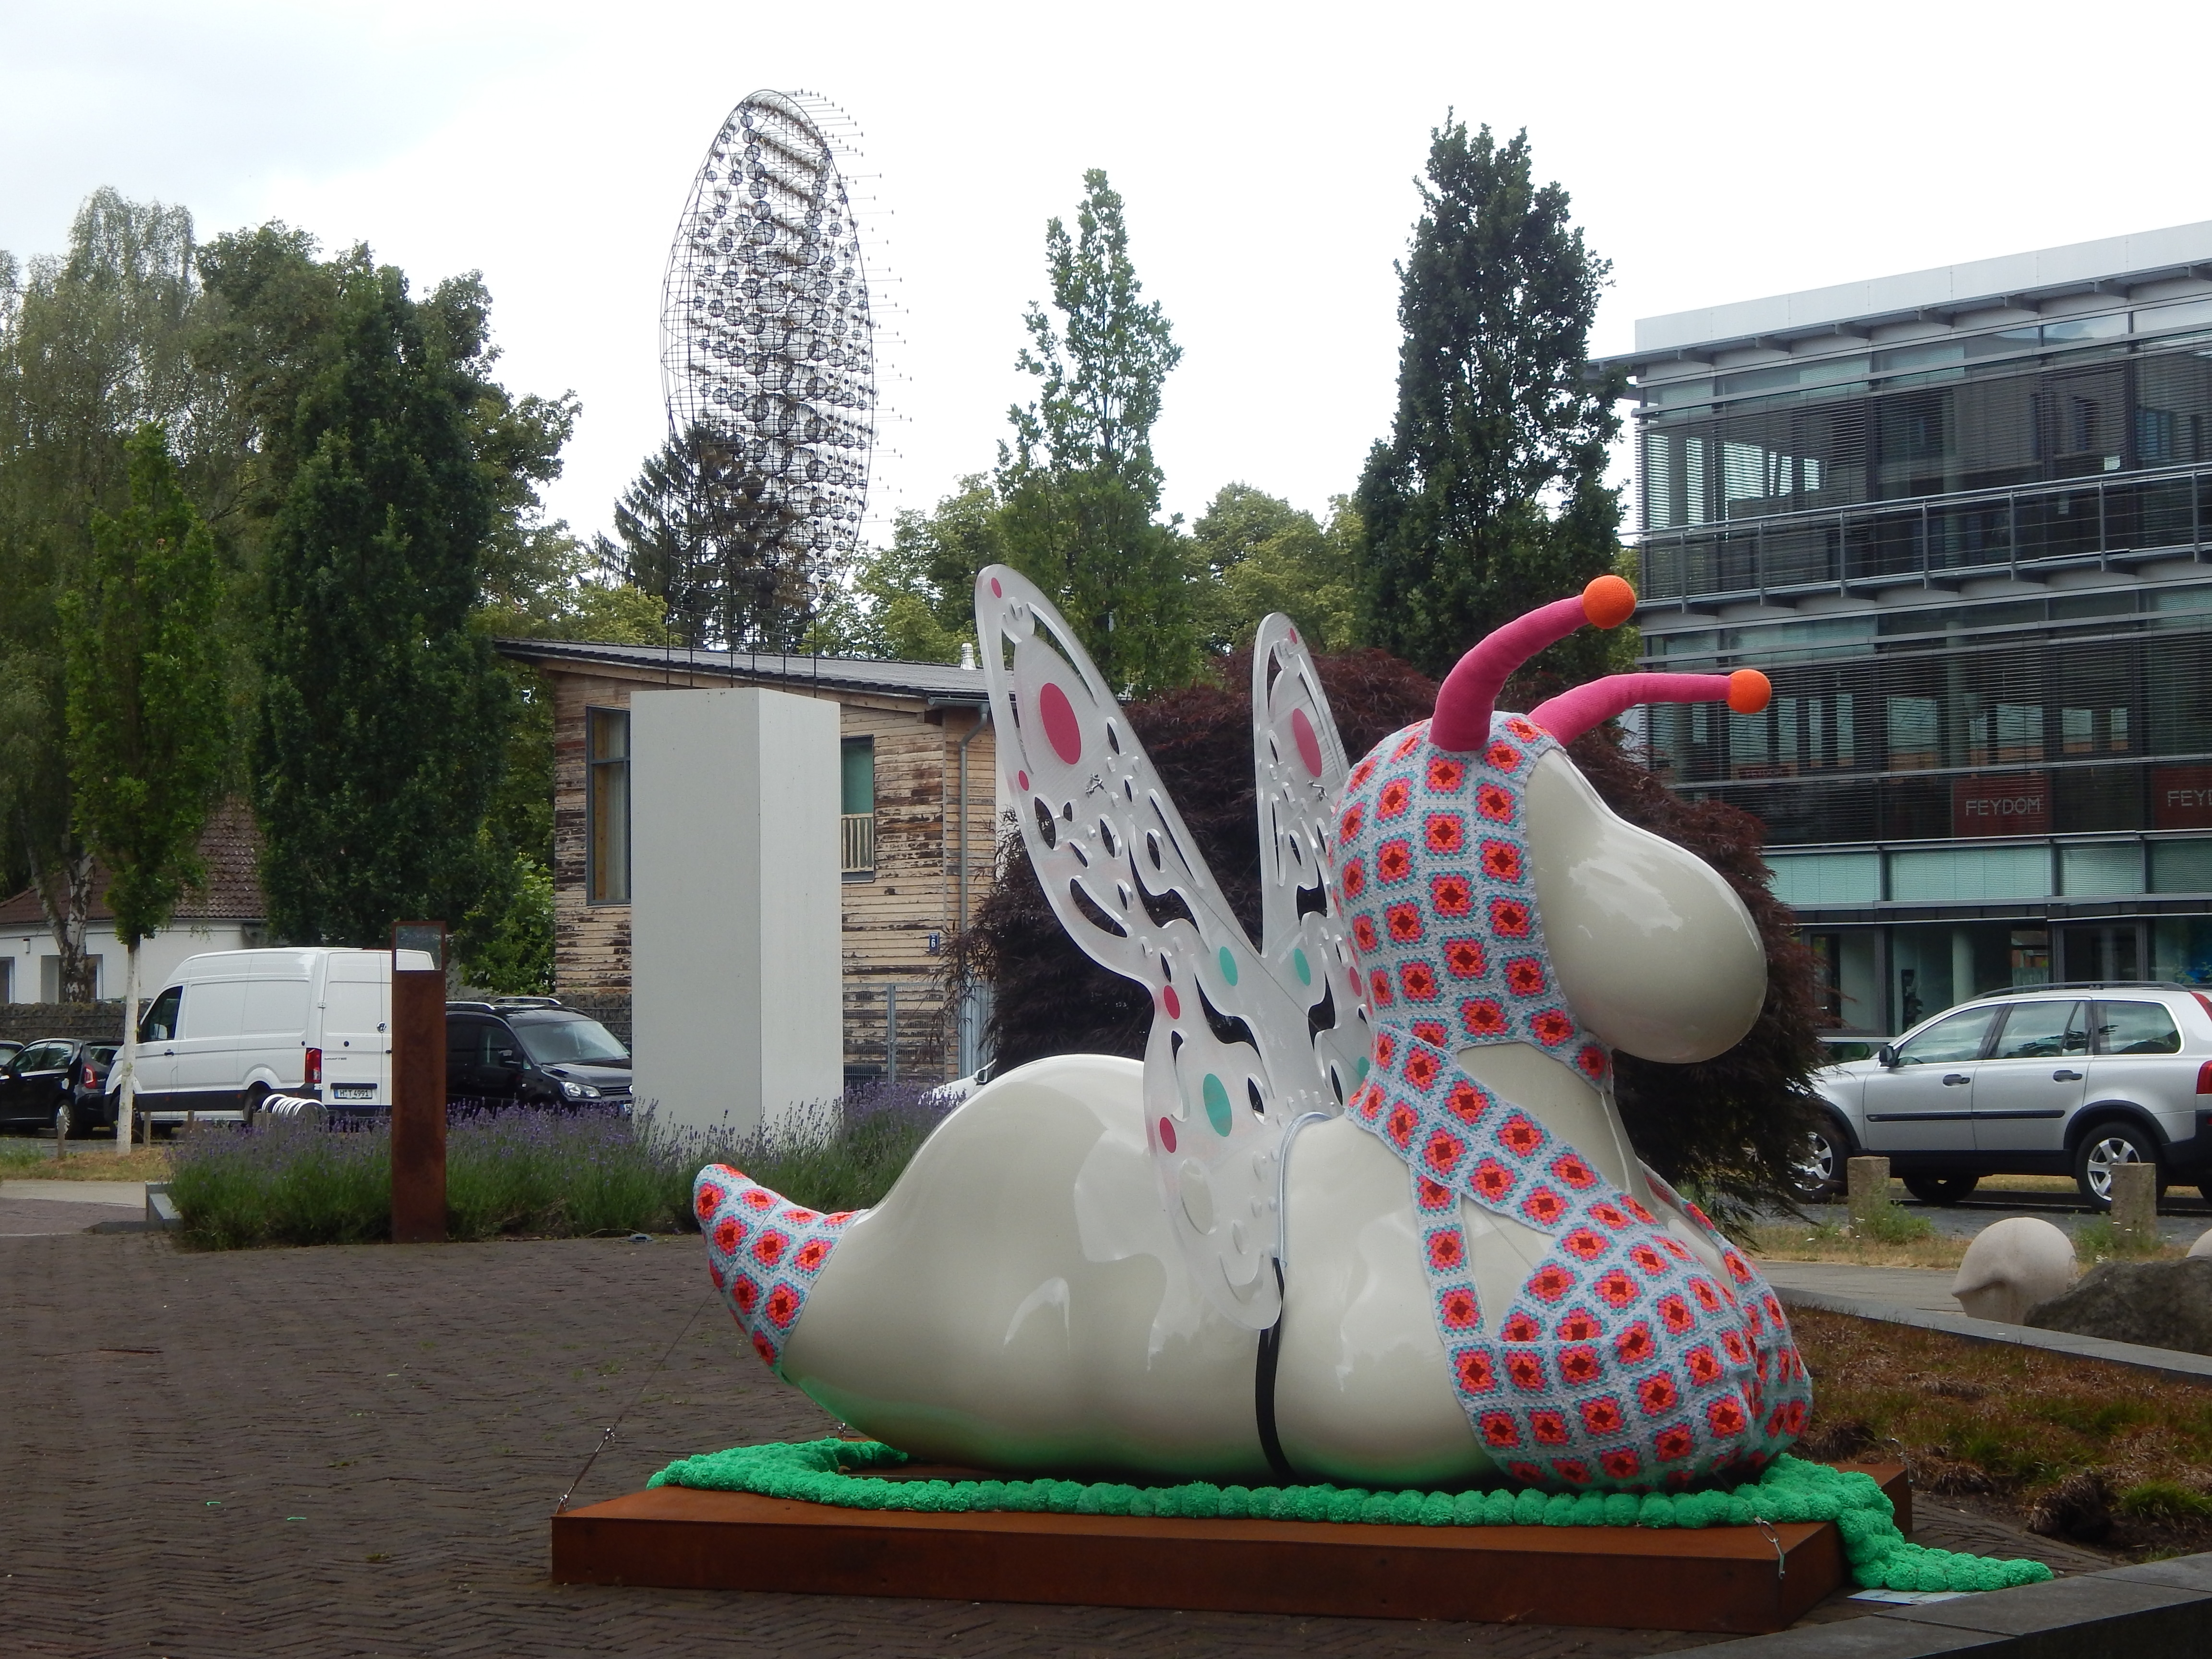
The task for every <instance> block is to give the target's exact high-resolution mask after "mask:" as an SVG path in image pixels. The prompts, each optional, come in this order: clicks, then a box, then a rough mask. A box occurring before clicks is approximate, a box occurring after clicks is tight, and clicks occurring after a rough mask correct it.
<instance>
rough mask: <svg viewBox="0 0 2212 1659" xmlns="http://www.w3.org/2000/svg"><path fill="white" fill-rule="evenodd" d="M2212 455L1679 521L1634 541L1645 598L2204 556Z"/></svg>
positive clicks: (1744, 596) (2211, 528)
mask: <svg viewBox="0 0 2212 1659" xmlns="http://www.w3.org/2000/svg"><path fill="white" fill-rule="evenodd" d="M2208 534H2212V467H2204V466H2197V467H2177V468H2171V469H2168V470H2166V471H2158V472H2126V473H2112V474H2108V475H2100V476H2095V477H2082V478H2079V479H2071V480H2069V481H2068V482H2066V483H2058V484H2037V485H2033V486H2027V485H2023V486H2020V487H2017V488H2014V489H1984V490H1973V491H1968V492H1963V493H1960V494H1957V495H1931V496H1928V497H1925V498H1923V499H1921V500H1918V501H1865V502H1860V503H1857V504H1855V505H1853V506H1850V507H1835V508H1827V509H1821V510H1815V511H1812V512H1805V513H1773V514H1771V515H1769V516H1766V517H1764V518H1746V519H1741V520H1733V521H1730V522H1727V523H1722V524H1710V525H1699V526H1692V527H1687V528H1684V529H1679V530H1654V531H1648V532H1645V533H1644V536H1643V538H1641V541H1640V543H1639V544H1638V552H1639V557H1640V561H1641V563H1642V568H1643V577H1644V580H1643V583H1642V593H1643V596H1644V599H1645V600H1646V601H1647V602H1649V601H1652V600H1658V601H1662V602H1663V601H1667V600H1680V601H1686V602H1693V603H1696V604H1699V605H1707V604H1712V605H1718V604H1726V603H1741V602H1743V601H1746V600H1753V599H1758V600H1765V599H1787V598H1790V597H1791V596H1793V595H1796V594H1803V593H1820V592H1850V591H1851V590H1852V589H1854V588H1868V587H1889V586H1897V585H1898V584H1899V583H1902V582H1911V581H1915V580H1918V581H1922V582H1924V583H1927V584H1928V585H1929V586H1953V585H1955V584H1956V583H1957V582H1959V581H1960V580H1965V579H1966V578H1968V577H1973V576H1993V575H2008V574H2012V575H2016V574H2019V573H2020V572H2021V570H2022V569H2049V568H2059V567H2064V566H2069V565H2091V566H2098V567H2106V566H2109V565H2111V564H2112V563H2113V562H2115V561H2118V562H2127V561H2129V560H2132V559H2140V558H2148V557H2158V558H2173V557H2175V556H2181V557H2189V556H2195V557H2197V558H2199V559H2203V558H2205V557H2206V556H2208V549H2207V546H2206V538H2207V536H2208Z"/></svg>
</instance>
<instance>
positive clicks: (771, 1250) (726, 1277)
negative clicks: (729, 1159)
mask: <svg viewBox="0 0 2212 1659" xmlns="http://www.w3.org/2000/svg"><path fill="white" fill-rule="evenodd" d="M691 1211H692V1213H693V1214H694V1215H696V1216H697V1217H698V1218H699V1231H701V1232H702V1233H704V1234H705V1235H706V1236H707V1273H708V1277H709V1278H711V1279H713V1280H714V1288H715V1289H716V1290H718V1291H720V1292H721V1293H722V1300H723V1302H724V1303H725V1304H727V1305H728V1307H729V1310H730V1312H731V1314H732V1316H733V1317H735V1319H736V1320H737V1322H738V1327H739V1328H741V1329H742V1330H744V1333H745V1334H746V1335H747V1336H749V1337H750V1338H751V1339H752V1345H753V1352H755V1353H757V1354H758V1355H759V1356H760V1357H761V1358H762V1360H763V1362H764V1363H765V1364H767V1365H768V1366H769V1368H770V1369H771V1370H775V1372H776V1375H778V1376H781V1375H782V1374H783V1373H782V1363H783V1345H784V1343H785V1341H786V1340H787V1339H788V1338H789V1337H790V1335H791V1331H792V1328H793V1326H795V1325H797V1324H798V1323H799V1315H800V1314H801V1313H803V1312H804V1311H805V1308H806V1295H807V1291H809V1290H810V1289H811V1288H812V1286H813V1284H814V1281H815V1279H816V1278H817V1275H819V1274H820V1273H821V1271H822V1266H823V1263H824V1262H826V1261H829V1253H830V1251H832V1250H834V1249H836V1248H837V1241H838V1240H839V1239H841V1238H842V1237H844V1234H845V1229H846V1228H847V1227H848V1226H850V1225H852V1224H853V1222H854V1220H855V1219H856V1218H858V1217H860V1215H861V1214H862V1213H864V1212H861V1211H859V1210H840V1211H839V1212H836V1214H835V1215H823V1214H822V1213H820V1212H817V1211H814V1210H809V1209H806V1208H805V1207H803V1206H799V1205H797V1204H793V1203H791V1202H790V1201H789V1200H787V1199H785V1198H784V1197H783V1196H782V1195H781V1194H778V1193H774V1192H771V1191H769V1189H768V1188H765V1187H763V1186H762V1185H761V1184H760V1183H759V1182H757V1181H755V1180H753V1179H752V1178H751V1177H750V1176H748V1175H746V1174H745V1173H744V1171H743V1170H737V1169H732V1167H731V1166H730V1165H729V1164H708V1166H707V1167H706V1168H705V1169H703V1170H700V1171H699V1178H698V1179H697V1180H696V1181H695V1182H692V1184H691Z"/></svg>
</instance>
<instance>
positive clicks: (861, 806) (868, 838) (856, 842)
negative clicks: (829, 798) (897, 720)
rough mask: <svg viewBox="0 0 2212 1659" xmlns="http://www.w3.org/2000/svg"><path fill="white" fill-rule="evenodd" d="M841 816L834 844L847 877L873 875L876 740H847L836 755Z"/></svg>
mask: <svg viewBox="0 0 2212 1659" xmlns="http://www.w3.org/2000/svg"><path fill="white" fill-rule="evenodd" d="M838 758H839V762H840V767H839V786H840V790H841V793H842V803H841V811H842V814H843V816H842V817H841V818H840V820H839V823H838V842H839V848H840V853H841V854H842V864H843V866H844V872H845V873H846V874H847V875H848V876H867V875H873V874H874V873H875V869H876V740H875V739H874V738H846V739H845V741H844V744H843V747H842V750H841V752H840V754H839V757H838Z"/></svg>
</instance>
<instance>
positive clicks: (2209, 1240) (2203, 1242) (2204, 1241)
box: [2189, 1227, 2212, 1258]
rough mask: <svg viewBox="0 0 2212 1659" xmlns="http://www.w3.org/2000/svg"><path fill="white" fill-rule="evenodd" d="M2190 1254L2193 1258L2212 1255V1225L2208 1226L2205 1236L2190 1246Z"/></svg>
mask: <svg viewBox="0 0 2212 1659" xmlns="http://www.w3.org/2000/svg"><path fill="white" fill-rule="evenodd" d="M2189 1254H2190V1255H2191V1257H2192V1258H2194V1257H2197V1256H2200V1255H2212V1227H2207V1228H2206V1229H2205V1230H2204V1233H2203V1237H2200V1238H2199V1239H2198V1240H2197V1242H2196V1243H2194V1244H2191V1246H2190V1247H2189Z"/></svg>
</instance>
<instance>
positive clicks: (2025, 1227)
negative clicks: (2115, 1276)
mask: <svg viewBox="0 0 2212 1659" xmlns="http://www.w3.org/2000/svg"><path fill="white" fill-rule="evenodd" d="M2074 1272H2075V1264H2074V1241H2073V1240H2072V1239H2070V1238H2069V1237H2067V1236H2066V1234H2065V1232H2064V1231H2063V1230H2062V1229H2060V1228H2057V1227H2054V1226H2052V1225H2051V1223H2049V1222H2048V1221H2044V1220H2039V1218H2036V1217H2034V1216H2026V1215H2015V1216H2008V1217H2006V1218H2004V1219H2003V1220H2002V1221H1993V1222H1991V1223H1990V1225H1988V1226H1986V1227H1984V1228H1983V1229H1982V1231H1980V1232H1978V1233H1977V1234H1975V1235H1974V1242H1973V1243H1971V1244H1969V1245H1967V1246H1966V1259H1965V1260H1964V1261H1960V1263H1959V1276H1958V1277H1957V1278H1956V1279H1953V1280H1952V1281H1951V1294H1952V1295H1953V1296H1954V1297H1958V1298H1959V1305H1960V1307H1961V1308H1963V1309H1964V1310H1966V1316H1967V1317H1969V1318H1971V1319H1994V1320H1997V1321H1999V1322H2002V1323H2003V1324H2007V1325H2017V1324H2019V1323H2020V1322H2021V1320H2023V1319H2025V1318H2026V1317H2027V1310H2029V1309H2030V1308H2033V1306H2034V1305H2035V1304H2037V1303H2039V1302H2048V1301H2050V1300H2051V1297H2054V1296H2063V1295H2064V1294H2065V1293H2066V1292H2067V1291H2069V1290H2070V1289H2072V1288H2073V1285H2074Z"/></svg>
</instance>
